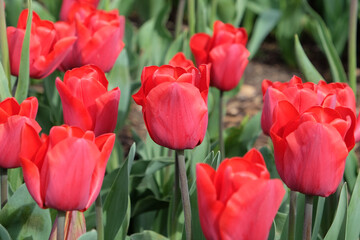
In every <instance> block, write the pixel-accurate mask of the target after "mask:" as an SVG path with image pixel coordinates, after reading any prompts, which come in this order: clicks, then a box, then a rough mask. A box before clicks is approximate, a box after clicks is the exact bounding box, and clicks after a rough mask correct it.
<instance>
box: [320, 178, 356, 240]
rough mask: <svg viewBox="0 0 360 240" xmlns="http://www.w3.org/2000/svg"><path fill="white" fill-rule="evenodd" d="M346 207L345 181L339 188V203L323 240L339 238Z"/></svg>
mask: <svg viewBox="0 0 360 240" xmlns="http://www.w3.org/2000/svg"><path fill="white" fill-rule="evenodd" d="M346 208H347V187H346V183H344V185H343V187H342V189H341V193H340V199H339V204H338V207H337V210H336V213H335V217H334V220H333V222H332V224H331V226H330V229H329V231H328V232H327V233H326V235H325V237H324V240H332V239H333V240H336V239H341V237H340V236H339V234H340V231H341V226H342V225H343V221H344V219H346V210H347V209H346ZM354 224H356V223H354Z"/></svg>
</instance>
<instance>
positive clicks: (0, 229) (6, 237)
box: [0, 224, 11, 240]
mask: <svg viewBox="0 0 360 240" xmlns="http://www.w3.org/2000/svg"><path fill="white" fill-rule="evenodd" d="M0 239H1V240H11V237H10V234H9V233H8V231H7V230H6V228H4V226H3V225H1V224H0Z"/></svg>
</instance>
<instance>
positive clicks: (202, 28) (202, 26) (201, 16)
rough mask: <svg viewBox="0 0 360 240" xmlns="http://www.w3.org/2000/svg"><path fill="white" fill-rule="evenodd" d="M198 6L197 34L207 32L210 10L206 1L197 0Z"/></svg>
mask: <svg viewBox="0 0 360 240" xmlns="http://www.w3.org/2000/svg"><path fill="white" fill-rule="evenodd" d="M196 5H197V7H196V21H195V25H196V32H206V30H207V24H208V23H207V19H208V18H207V15H208V13H207V12H208V9H207V6H206V3H205V0H197V1H196Z"/></svg>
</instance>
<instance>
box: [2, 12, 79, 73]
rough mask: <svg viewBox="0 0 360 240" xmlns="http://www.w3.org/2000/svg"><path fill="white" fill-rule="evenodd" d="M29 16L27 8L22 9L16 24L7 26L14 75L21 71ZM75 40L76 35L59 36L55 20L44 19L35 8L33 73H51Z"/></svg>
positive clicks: (31, 43)
mask: <svg viewBox="0 0 360 240" xmlns="http://www.w3.org/2000/svg"><path fill="white" fill-rule="evenodd" d="M27 16H28V10H27V9H26V10H23V11H22V12H21V14H20V16H19V20H18V24H17V27H16V28H15V27H8V28H7V39H8V44H9V57H10V67H11V74H12V75H15V76H18V75H19V67H20V57H21V50H22V44H23V40H24V36H25V29H26V22H27ZM75 40H76V37H75V36H67V37H63V38H60V37H59V35H58V34H57V32H56V30H55V27H54V24H53V23H52V22H50V21H47V20H41V19H40V17H39V16H38V15H37V14H36V13H35V12H33V17H32V24H31V35H30V58H29V62H30V77H32V78H38V79H40V78H45V77H47V76H48V75H49V74H51V73H52V72H53V71H54V70H55V69H56V68H57V67H58V66H59V64H60V63H61V62H62V61H63V60H64V58H65V56H66V55H67V54H68V53H69V52H70V50H71V46H72V45H73V44H74V42H75Z"/></svg>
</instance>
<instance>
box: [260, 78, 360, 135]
mask: <svg viewBox="0 0 360 240" xmlns="http://www.w3.org/2000/svg"><path fill="white" fill-rule="evenodd" d="M262 92H263V101H264V106H263V112H262V116H261V127H262V129H263V131H264V133H265V134H267V135H269V134H270V128H271V126H272V125H273V122H274V119H273V115H274V113H273V112H274V109H275V107H276V105H277V104H278V102H279V101H281V100H287V101H289V102H290V103H292V105H293V106H294V107H295V108H296V110H297V111H298V112H299V113H303V112H304V111H306V110H307V109H309V108H310V107H312V106H326V107H330V108H335V107H336V106H344V107H348V108H350V109H351V110H352V111H353V112H354V114H355V115H356V106H355V96H354V93H353V91H352V89H351V88H350V87H349V86H348V85H347V84H345V83H330V84H327V83H326V82H324V81H320V82H319V83H318V84H314V83H311V82H306V83H303V82H302V80H301V78H299V77H297V76H293V78H292V79H291V80H290V81H289V82H286V83H281V82H271V81H269V80H264V81H263V83H262Z"/></svg>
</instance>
